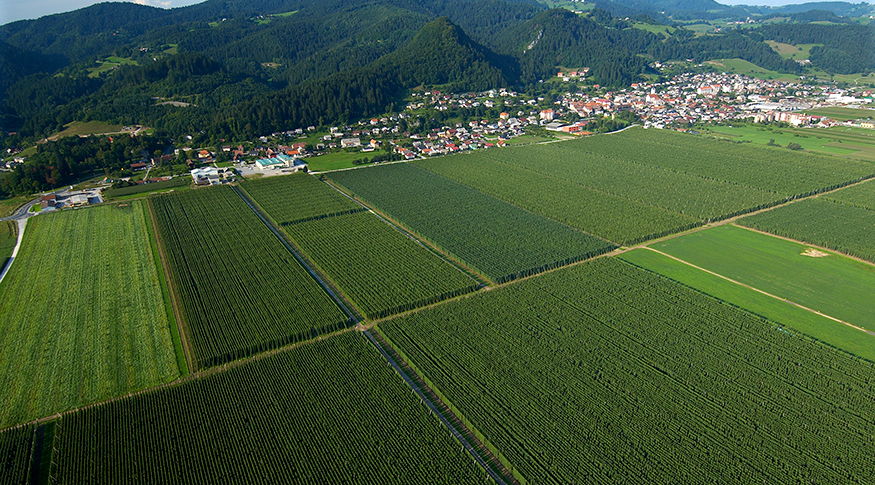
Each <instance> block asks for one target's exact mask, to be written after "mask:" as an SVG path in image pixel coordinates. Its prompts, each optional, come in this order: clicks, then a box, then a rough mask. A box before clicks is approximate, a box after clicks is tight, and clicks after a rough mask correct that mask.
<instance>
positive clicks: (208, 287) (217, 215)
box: [149, 186, 347, 368]
mask: <svg viewBox="0 0 875 485" xmlns="http://www.w3.org/2000/svg"><path fill="white" fill-rule="evenodd" d="M149 201H150V203H151V206H152V209H153V211H154V214H155V219H156V221H157V231H158V233H159V235H160V239H161V242H162V246H163V248H164V252H165V254H166V259H167V263H168V265H169V267H170V273H171V280H172V283H173V287H174V288H175V291H176V293H177V295H178V300H179V303H180V306H181V313H182V319H183V322H184V325H185V328H186V330H187V332H186V335H187V337H188V338H189V340H190V343H191V347H192V353H193V357H192V360H193V361H194V364H195V368H203V367H209V366H213V365H217V364H220V363H223V362H227V361H229V360H234V359H238V358H242V357H247V356H250V355H253V354H254V353H256V352H259V351H263V350H267V349H270V348H276V347H279V346H282V345H286V344H289V343H292V342H295V341H299V340H303V339H308V338H311V337H313V336H315V335H316V334H318V333H322V332H326V331H332V330H336V329H339V328H343V326H344V325H345V322H346V320H347V319H346V316H345V315H344V314H343V312H342V311H341V310H340V309H339V308H338V307H337V306H336V305H335V303H334V302H333V301H332V300H331V298H330V297H329V296H328V294H327V293H325V292H324V291H323V290H322V288H321V287H320V286H319V285H318V284H317V283H316V281H315V280H314V279H313V278H312V277H311V276H310V275H309V274H308V273H307V271H306V270H305V269H304V268H303V267H302V266H301V265H300V263H298V261H297V260H296V259H295V258H294V256H293V255H292V254H291V253H290V252H289V251H288V250H287V249H286V248H285V246H283V244H282V243H281V242H280V241H279V239H277V237H276V236H274V234H273V233H272V232H270V230H269V229H268V228H267V226H265V225H264V223H263V222H262V221H261V220H260V219H259V218H258V217H257V216H256V215H255V213H254V212H253V211H252V210H251V209H250V208H249V207H248V206H247V205H246V203H245V202H244V200H243V199H242V198H241V197H240V196H239V195H238V194H237V193H236V192H234V190H233V189H232V188H230V187H227V186H223V187H216V188H208V189H199V190H191V191H187V192H181V193H177V194H167V195H160V196H155V197H152V198H150V199H149Z"/></svg>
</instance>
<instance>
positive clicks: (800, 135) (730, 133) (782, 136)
mask: <svg viewBox="0 0 875 485" xmlns="http://www.w3.org/2000/svg"><path fill="white" fill-rule="evenodd" d="M705 132H706V133H707V134H709V135H713V136H715V137H718V138H723V139H727V140H732V141H741V142H750V143H752V144H754V145H768V144H769V142H772V143H774V144H776V145H779V146H780V147H782V148H785V149H786V147H787V145H789V144H790V143H797V144H799V146H801V147H802V149H803V150H805V151H806V152H814V153H815V154H826V155H843V156H846V157H849V158H857V159H862V160H867V159H868V158H869V154H870V153H875V146H872V147H868V148H864V147H860V146H856V145H855V146H851V145H849V146H847V147H846V146H843V144H840V143H837V142H838V138H832V137H830V136H829V134H828V132H827V131H826V130H823V129H808V130H805V131H804V132H803V131H798V130H788V129H784V128H771V127H761V126H756V125H734V126H713V127H709V128H706V129H705ZM788 151H789V149H788ZM858 154H860V155H862V157H858V156H855V155H858Z"/></svg>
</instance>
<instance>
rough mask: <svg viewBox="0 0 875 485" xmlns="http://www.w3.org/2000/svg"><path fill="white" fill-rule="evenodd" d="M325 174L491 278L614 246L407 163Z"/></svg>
mask: <svg viewBox="0 0 875 485" xmlns="http://www.w3.org/2000/svg"><path fill="white" fill-rule="evenodd" d="M330 178H331V180H333V181H335V182H337V183H338V184H340V185H342V186H344V187H346V188H347V189H348V190H349V191H350V192H352V193H353V194H355V195H356V196H357V197H360V198H361V199H362V200H364V201H366V202H367V203H369V204H372V205H373V206H374V207H376V208H378V209H379V210H380V211H383V212H385V213H387V214H388V215H390V216H391V217H392V218H395V219H397V220H399V221H400V222H401V223H402V224H404V225H405V226H406V227H407V228H409V229H411V230H412V231H413V232H414V233H416V234H417V235H418V236H420V237H421V238H423V239H425V240H427V241H429V242H430V243H432V244H434V245H435V246H436V247H438V248H440V249H441V250H442V251H444V252H446V253H448V254H450V255H451V256H453V257H454V258H457V259H459V260H460V261H463V262H465V263H466V264H468V265H469V266H471V267H472V268H473V269H474V270H476V271H478V272H479V273H480V274H482V275H484V276H486V277H487V278H489V279H491V280H493V281H497V282H502V281H509V280H512V279H515V278H519V277H522V276H527V275H530V274H534V273H538V272H541V271H544V270H546V269H551V268H555V267H557V266H562V265H564V264H568V263H571V262H574V261H579V260H581V259H586V258H588V257H591V256H594V255H597V254H600V253H603V252H606V251H609V250H611V249H612V248H613V245H612V244H610V243H608V242H606V241H604V240H602V239H599V238H597V237H594V236H591V235H589V234H586V233H584V232H581V231H577V230H574V229H572V228H570V227H568V226H565V225H563V224H560V223H558V222H556V221H553V220H550V219H547V218H546V217H543V216H540V215H537V214H534V213H532V212H528V211H525V210H523V209H520V208H519V207H515V206H513V205H510V204H508V203H506V202H503V201H501V200H499V199H496V198H494V197H491V196H489V195H486V194H484V193H482V192H480V191H478V190H475V189H472V188H470V187H466V186H464V185H461V184H459V183H457V182H454V181H451V180H449V179H447V178H445V177H441V176H439V175H436V174H434V173H431V172H429V171H426V170H423V169H421V168H419V167H416V166H413V165H410V164H395V165H387V166H383V167H375V168H369V169H366V170H351V171H347V172H335V173H332V174H331V175H330Z"/></svg>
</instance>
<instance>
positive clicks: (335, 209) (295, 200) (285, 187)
mask: <svg viewBox="0 0 875 485" xmlns="http://www.w3.org/2000/svg"><path fill="white" fill-rule="evenodd" d="M240 186H241V187H243V189H244V190H245V191H246V192H247V193H248V194H249V195H250V196H251V197H252V198H253V199H254V200H255V201H256V202H257V203H258V205H259V206H260V207H261V208H262V209H264V211H265V212H267V213H268V215H270V217H271V219H273V220H274V222H276V223H277V224H279V225H280V226H285V225H288V224H294V223H296V222H302V221H309V220H313V219H318V218H322V217H329V216H336V215H341V214H348V213H350V212H355V211H362V210H364V209H363V208H362V207H361V206H360V205H358V204H356V203H355V202H353V201H351V200H349V198H347V197H346V196H344V195H343V194H341V193H339V192H337V191H336V190H334V189H332V188H330V187H328V186H327V185H325V184H324V183H322V182H319V181H318V180H316V179H315V178H313V177H311V176H309V175H307V174H303V173H301V174H293V175H287V176H283V177H268V178H264V179H258V180H251V181H245V182H243V183H241V184H240Z"/></svg>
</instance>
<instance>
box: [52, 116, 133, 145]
mask: <svg viewBox="0 0 875 485" xmlns="http://www.w3.org/2000/svg"><path fill="white" fill-rule="evenodd" d="M121 131H122V126H121V125H111V124H108V123H104V122H102V121H84V122H83V121H74V122H72V123H67V124H66V125H64V130H63V131H60V132H58V133H56V134H54V135H52V136H50V137H49V139H50V140H56V139H58V138H64V137H65V136H79V135H94V134H101V133H120V132H121Z"/></svg>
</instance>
